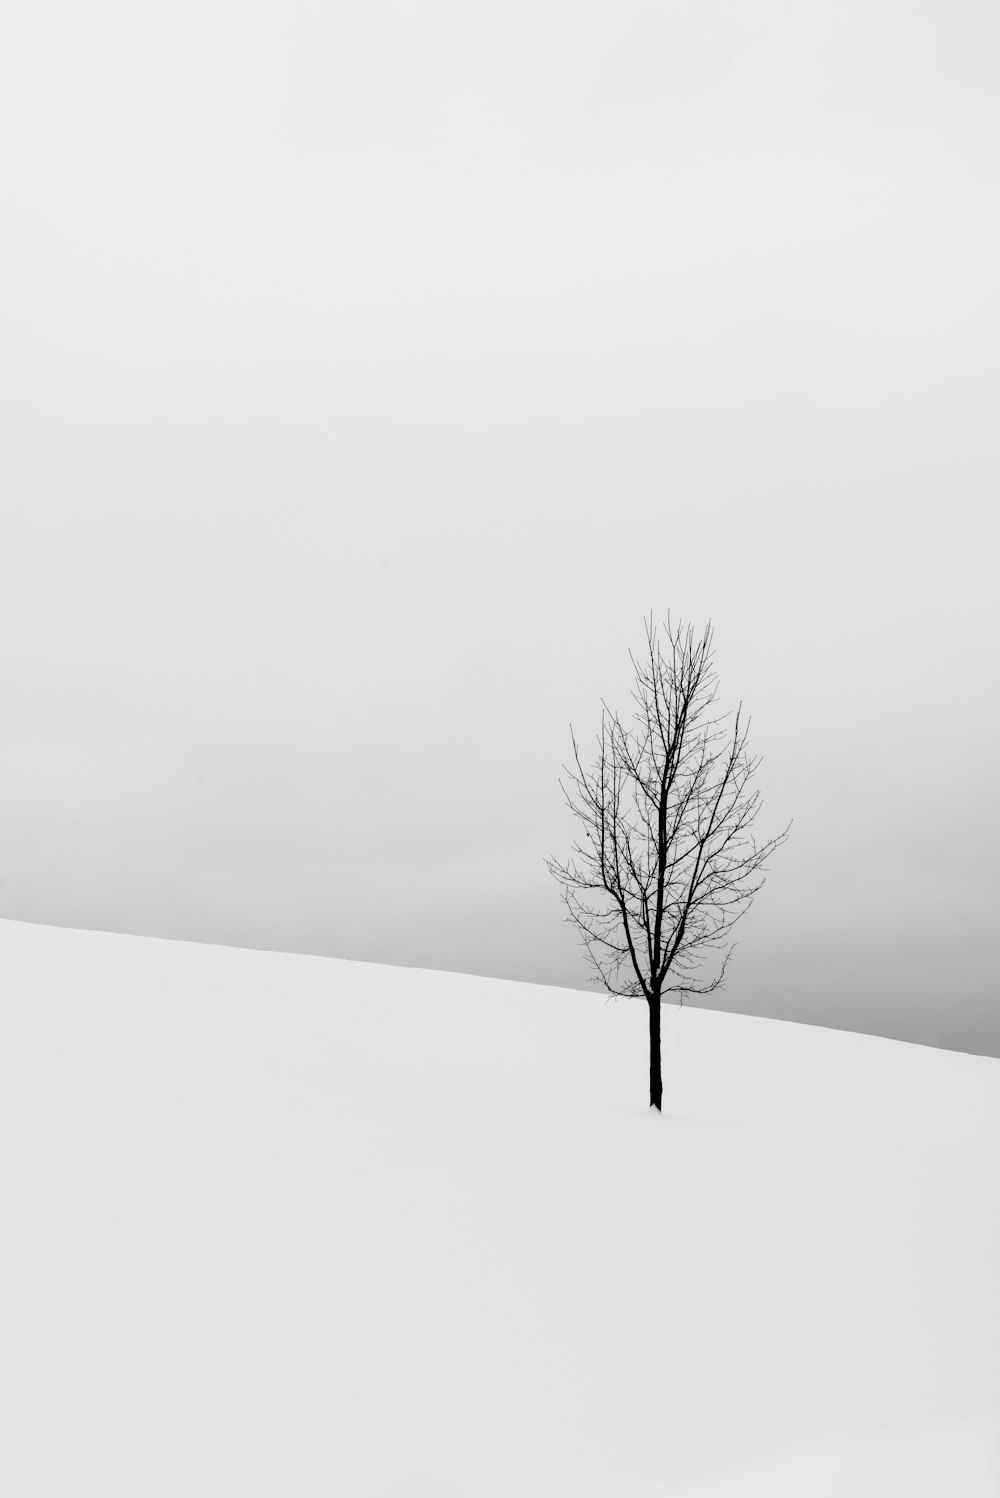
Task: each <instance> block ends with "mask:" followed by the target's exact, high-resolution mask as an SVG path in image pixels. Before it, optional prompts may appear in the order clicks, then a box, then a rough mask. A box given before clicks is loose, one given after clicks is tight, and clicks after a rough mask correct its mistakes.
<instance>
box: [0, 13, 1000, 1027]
mask: <svg viewBox="0 0 1000 1498" xmlns="http://www.w3.org/2000/svg"><path fill="white" fill-rule="evenodd" d="M158 9H159V12H160V13H159V14H158V15H157V14H156V13H155V9H154V8H153V7H140V8H138V9H137V8H136V7H135V6H126V5H124V4H113V3H112V4H105V5H98V4H95V3H90V0H85V3H79V0H76V3H74V4H72V5H70V4H68V3H66V4H63V5H48V4H45V3H44V0H43V3H41V4H38V5H31V6H21V7H18V8H17V14H16V15H14V16H13V18H12V19H11V20H9V21H8V22H7V23H6V33H7V40H6V41H5V45H4V47H3V49H0V126H2V128H0V142H2V144H0V152H2V154H3V161H2V169H3V180H4V183H5V190H4V204H3V209H2V214H3V233H2V235H0V382H2V384H0V396H2V402H3V412H4V427H5V434H4V440H3V443H2V445H0V496H2V498H0V503H2V506H3V527H2V540H3V544H2V548H0V691H2V701H3V703H4V718H5V723H4V732H3V734H2V735H0V879H2V880H3V881H4V882H3V883H2V884H0V915H4V916H9V917H13V918H18V919H26V920H36V921H49V922H53V923H56V924H65V925H77V926H93V927H101V928H104V929H109V930H121V931H131V932H137V933H144V934H151V935H161V936H171V937H180V938H193V939H200V940H206V941H221V942H230V943H234V944H239V945H252V946H264V947H276V948H284V949H289V950H301V951H313V952H327V953H331V954H334V955H348V954H349V955H351V956H352V957H355V958H359V959H367V960H371V961H381V962H390V963H402V964H416V965H424V966H433V967H441V968H454V969H458V970H463V971H468V972H476V973H484V974H490V975H495V976H499V977H509V978H515V979H535V980H538V981H540V982H548V983H560V984H565V985H567V986H576V987H586V986H588V979H589V974H590V970H589V968H588V967H587V965H586V962H585V959H584V955H583V952H582V950H581V949H580V947H579V945H578V943H577V940H576V938H575V937H574V935H573V933H572V930H571V928H570V927H569V926H568V925H566V924H564V915H565V912H564V910H563V907H562V904H561V902H560V899H559V892H558V888H557V886H556V885H555V883H554V881H553V880H552V879H551V878H550V876H549V874H548V873H547V872H546V870H545V868H544V864H543V859H544V858H545V857H546V856H547V855H549V854H553V853H554V854H556V855H557V856H560V857H562V856H564V854H565V853H566V852H567V851H568V847H569V843H570V842H571V840H572V838H573V836H574V834H575V828H574V825H573V823H572V819H571V818H570V816H569V814H568V812H567V811H566V810H565V808H564V805H563V801H562V796H561V793H560V791H559V788H558V784H557V780H558V777H559V775H560V773H561V766H562V764H563V763H564V762H565V761H566V759H567V758H568V756H569V753H570V741H569V724H570V723H571V722H572V724H573V726H574V729H575V730H576V732H577V735H578V737H579V738H580V739H581V740H582V742H583V744H584V745H585V746H586V745H588V744H591V745H592V744H593V742H594V734H595V733H596V730H597V728H598V726H599V720H600V701H601V698H602V697H604V698H605V699H606V700H607V701H608V703H609V705H610V706H612V707H618V708H620V709H621V710H623V711H624V710H626V709H627V708H628V706H629V692H630V690H631V687H632V681H631V668H630V665H629V660H628V652H629V650H630V649H631V650H633V651H637V650H639V649H640V648H641V646H642V644H643V639H644V634H643V618H644V617H645V616H646V615H648V613H649V611H650V610H651V609H652V610H653V611H654V613H655V614H656V615H657V616H658V617H661V618H662V617H665V615H666V612H667V610H668V608H669V609H670V610H671V612H672V614H673V616H674V617H675V618H676V617H677V616H678V615H680V616H681V617H683V618H684V619H690V620H691V621H692V622H693V623H694V624H695V626H696V628H698V629H700V628H701V627H702V626H703V625H704V623H705V622H707V620H708V619H709V618H711V619H712V621H713V622H714V625H715V629H716V664H717V668H718V671H719V677H720V703H721V705H722V706H725V707H735V705H736V703H737V702H738V701H739V700H740V699H742V700H743V702H744V704H745V706H746V708H747V709H748V710H749V712H750V713H751V715H752V727H751V748H752V750H753V751H754V752H756V753H761V754H763V756H764V763H763V767H762V770H761V772H760V776H759V779H758V783H759V785H760V788H761V791H762V793H763V798H764V808H763V811H762V814H761V818H760V820H759V823H758V830H759V831H760V832H761V833H762V834H763V835H768V834H769V833H772V832H776V831H778V830H780V828H781V827H783V826H784V824H785V823H786V822H787V821H788V820H789V818H794V819H795V825H794V828H793V832H792V837H791V839H790V841H789V843H788V844H787V846H786V847H784V848H783V849H781V850H780V851H779V853H778V854H777V855H776V857H775V860H774V863H773V867H772V872H771V875H770V877H769V881H768V884H767V886H766V887H765V889H764V890H763V891H762V893H761V894H760V896H759V897H758V899H757V902H756V904H755V906H754V908H753V909H752V911H751V913H750V914H749V915H748V916H747V917H746V918H745V920H744V921H743V922H742V923H741V927H740V929H739V933H738V934H739V936H740V942H741V945H740V947H739V950H738V951H737V953H736V955H735V956H734V959H733V962H732V965H731V968H730V979H729V982H728V985H727V988H726V991H725V993H724V994H720V995H718V996H717V1002H718V1005H719V1007H725V1008H732V1009H737V1010H744V1011H746V1012H750V1013H767V1014H772V1015H775V1016H777V1017H780V1018H798V1019H818V1020H820V1021H821V1022H824V1023H827V1024H833V1025H841V1026H845V1027H848V1028H854V1029H861V1030H871V1031H874V1032H876V1033H883V1034H890V1035H896V1036H899V1037H901V1038H905V1039H914V1038H916V1037H917V1036H918V1035H921V1034H924V1035H926V1034H927V1032H929V1031H933V1032H935V1033H936V1035H937V1036H938V1037H939V1038H940V1040H941V1041H942V1042H943V1043H944V1044H947V1045H952V1046H955V1047H957V1048H959V1049H969V1050H983V1051H987V1052H990V1053H992V1054H1000V1002H998V1000H1000V995H998V984H997V978H996V938H995V929H994V928H995V925H996V909H997V903H998V893H1000V888H998V874H997V865H996V861H995V858H994V856H993V855H994V849H995V846H996V839H997V833H998V830H1000V806H998V792H997V788H996V776H995V763H996V759H997V748H998V741H1000V710H998V707H997V697H996V689H995V682H996V680H997V674H998V669H997V668H998V649H997V643H998V641H997V622H996V605H995V595H996V582H995V571H996V560H997V554H998V546H997V542H998V530H1000V526H998V521H997V515H996V512H997V479H998V475H1000V457H998V436H997V423H996V410H997V397H998V394H1000V391H998V383H1000V382H998V359H997V348H998V346H1000V340H998V335H1000V296H998V282H997V277H996V270H995V267H996V265H997V264H998V263H1000V12H998V11H997V9H996V7H995V6H994V5H991V4H986V3H983V4H972V3H966V0H941V3H934V4H917V3H912V0H908V3H906V4H905V5H904V4H902V3H898V4H890V3H885V0H865V3H864V4H862V3H860V0H859V3H855V4H851V3H838V4H836V5H834V4H824V5H818V4H808V3H806V4H803V3H801V0H797V3H795V4H791V3H787V4H781V3H777V0H769V3H765V4H762V5H758V6H754V7H747V6H742V5H737V4H735V3H719V4H712V5H706V4H703V3H697V4H695V3H694V0H691V3H686V4H678V3H675V4H661V5H648V4H647V5H638V4H632V3H629V0H615V3H614V4H610V3H601V4H597V3H590V4H588V3H580V0H574V3H573V4H572V5H571V4H568V3H563V4H555V3H549V0H532V3H531V4H530V5H528V4H521V3H512V4H506V5H504V6H495V7H481V6H467V5H458V4H443V3H437V0H431V3H425V4H422V5H420V6H417V5H413V4H408V5H404V4H379V5H365V6H357V5H353V6H348V5H343V6H340V7H334V6H330V5H327V4H322V5H321V4H318V3H317V4H304V3H297V0H281V3H280V4H278V3H277V0H261V3H259V4H256V5H247V4H241V5H239V6H236V5H217V4H213V3H211V0H207V3H206V0H199V3H198V4H197V5H195V4H193V3H178V4H174V5H172V6H170V7H169V8H162V7H160V8H158ZM637 1022H638V1021H637Z"/></svg>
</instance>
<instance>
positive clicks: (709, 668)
mask: <svg viewBox="0 0 1000 1498" xmlns="http://www.w3.org/2000/svg"><path fill="white" fill-rule="evenodd" d="M712 635H713V631H712V626H711V624H709V625H708V627H707V629H706V630H705V632H704V634H703V635H702V637H701V639H700V640H698V641H696V640H695V638H694V634H693V632H692V629H691V627H690V626H688V628H687V630H686V631H684V630H682V628H681V626H680V625H679V624H678V626H677V628H676V629H673V628H671V624H670V616H669V615H668V616H667V642H668V646H667V649H666V651H665V652H664V651H661V649H660V645H659V641H658V639H657V633H656V629H655V627H654V625H653V619H652V615H650V618H649V621H648V623H647V626H646V639H647V644H648V660H647V659H644V660H643V661H642V663H641V664H640V663H637V662H636V659H635V657H634V656H633V655H632V654H631V652H630V653H629V659H630V660H631V661H632V665H633V666H634V667H635V672H636V683H637V690H636V691H635V692H634V693H633V694H632V695H633V697H634V699H635V701H636V702H637V704H638V711H637V712H636V713H635V714H634V718H635V720H636V722H637V723H638V725H639V728H638V732H636V731H635V730H632V731H630V730H628V729H626V728H623V726H622V724H621V721H620V719H619V718H618V716H617V715H616V714H612V713H611V712H610V711H609V709H608V707H607V706H606V704H605V703H604V702H603V699H602V708H603V712H602V715H601V732H600V737H599V744H600V754H599V756H598V759H597V764H596V768H595V769H594V770H592V771H591V772H590V773H589V774H588V773H587V772H586V771H585V770H584V768H583V766H582V764H581V763H580V752H579V749H578V747H577V742H576V737H575V735H574V734H573V729H572V726H571V727H570V735H571V737H572V739H573V754H574V758H575V760H576V767H577V770H578V772H579V774H577V775H574V774H573V773H572V772H571V771H569V770H566V773H567V775H569V776H570V779H571V781H572V784H573V787H574V791H573V794H572V795H570V793H569V792H568V791H567V790H566V787H565V785H564V784H563V782H562V781H560V782H559V784H560V787H561V788H562V790H563V793H564V795H565V796H566V800H567V804H568V806H569V808H570V810H571V811H572V812H573V814H574V816H576V817H577V818H578V819H579V821H580V822H581V823H582V824H583V827H584V831H585V839H586V844H585V846H583V847H581V846H580V844H579V843H574V844H573V850H572V851H573V853H574V854H575V855H577V858H578V859H579V863H578V862H577V861H576V859H571V860H570V861H569V863H568V864H560V863H557V862H556V860H555V859H552V858H550V859H546V865H547V867H548V869H549V872H550V873H551V874H552V875H553V876H554V877H555V878H556V879H558V880H559V882H560V883H561V884H562V886H563V898H564V899H565V902H566V905H567V908H568V910H569V917H568V919H569V920H570V921H572V923H573V924H574V925H575V926H576V927H577V929H578V930H579V932H580V933H581V935H582V937H583V939H584V942H585V943H586V946H587V953H588V956H589V958H590V961H591V962H592V964H593V966H594V967H595V968H596V969H597V973H598V975H599V976H598V978H596V979H595V980H594V981H595V982H601V983H603V984H604V986H605V988H606V989H607V990H608V992H609V993H611V994H616V995H618V996H620V997H623V998H644V999H645V1000H646V1002H647V1004H648V1006H649V1102H650V1106H651V1107H653V1108H657V1109H661V1108H662V1105H663V1081H662V1072H661V1066H660V1005H661V1001H662V999H663V996H664V994H674V993H675V994H678V995H679V996H680V999H679V1002H681V1003H683V1001H684V995H685V994H708V993H712V992H714V990H715V989H717V988H719V987H720V985H721V984H722V982H723V981H724V979H725V975H726V968H727V966H728V963H729V959H730V957H731V956H732V952H733V946H734V945H735V943H733V944H732V945H730V946H729V947H728V949H727V950H726V952H725V954H724V955H723V957H722V960H721V966H720V968H719V971H718V972H717V973H716V975H715V976H714V977H712V978H709V979H707V980H706V981H702V982H696V981H694V975H695V974H696V973H697V972H698V970H699V969H700V968H702V966H703V964H704V962H705V960H706V958H709V957H711V955H712V954H713V953H715V952H717V951H718V950H719V948H720V947H721V946H722V945H723V944H724V941H725V938H726V936H727V934H728V932H729V931H730V930H731V928H732V926H733V925H734V924H735V922H736V921H737V920H739V918H740V916H741V915H743V914H744V913H745V912H746V910H747V908H748V907H749V904H750V901H751V900H752V898H753V896H754V895H755V894H756V893H757V891H758V890H759V889H760V887H761V885H762V884H763V883H764V878H763V872H762V870H763V868H764V863H765V860H766V859H767V858H768V857H769V856H770V855H771V853H773V851H774V849H775V848H777V847H778V846H779V845H780V844H781V843H783V842H784V841H785V840H786V838H787V837H788V828H786V829H785V831H784V832H783V833H781V834H780V835H779V836H778V837H774V838H771V839H770V841H768V842H765V843H761V844H758V843H757V842H756V840H755V839H754V836H753V833H752V831H751V828H752V826H753V822H754V820H755V818H756V815H757V812H758V809H759V803H760V792H759V791H756V790H750V789H749V782H750V781H751V779H752V777H753V775H754V772H755V771H756V769H757V767H758V765H759V764H760V760H759V759H756V760H753V759H751V758H750V756H749V755H748V753H747V749H746V742H747V730H748V728H749V719H747V720H746V722H744V721H743V705H742V703H741V704H740V706H739V708H738V709H737V712H736V718H735V723H734V725H733V728H732V730H731V731H730V730H729V729H726V728H723V727H720V725H721V724H722V723H723V722H724V720H725V718H728V717H729V716H730V714H728V713H725V714H723V715H722V716H720V717H712V716H710V709H711V707H712V705H713V704H714V702H715V700H716V673H715V670H714V667H713V664H712V660H713V655H712ZM564 768H565V767H564ZM790 826H791V823H789V827H790ZM713 965H714V964H713Z"/></svg>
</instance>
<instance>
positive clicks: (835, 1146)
mask: <svg viewBox="0 0 1000 1498" xmlns="http://www.w3.org/2000/svg"><path fill="white" fill-rule="evenodd" d="M664 1082H665V1110H664V1114H663V1116H662V1117H657V1116H655V1115H653V1114H651V1113H650V1112H649V1110H648V1109H647V1107H646V1099H645V1086H646V1054H645V1014H644V1011H643V1009H642V1008H641V1007H640V1006H638V1005H635V1004H626V1003H617V1004H616V1003H609V1002H607V1001H606V1000H605V999H604V998H602V996H600V995H599V994H596V993H595V994H593V995H588V994H581V993H577V992H571V991H566V990H559V989H552V988H542V987H535V986H531V985H522V984H513V983H502V982H497V981H492V980H487V979H480V978H470V977H464V976H460V975H455V974H448V973H434V972H426V971H421V970H414V969H397V968H389V967H380V966H375V965H369V964H359V963H349V962H341V961H332V960H328V959H324V958H314V957H302V956H288V955H285V954H280V953H262V952H252V951H241V950H237V949H232V948H224V947H210V946H203V945H195V944H189V943H181V942H166V941H158V940H154V939H142V938H136V937H125V936H116V935H108V934H104V933H99V932H85V931H72V930H62V929H57V928H51V927H44V926H34V925H26V924H20V923H16V922H12V921H3V922H0V1420H2V1427H0V1492H2V1493H4V1494H11V1495H16V1498H42V1495H44V1498H57V1495H58V1498H61V1495H66V1498H139V1495H164V1498H166V1495H170V1498H182V1495H183V1498H187V1495H191V1498H221V1495H226V1498H229V1495H232V1498H257V1495H262V1498H263V1495H268V1498H275V1495H282V1498H285V1495H289V1498H292V1495H294V1498H318V1495H320V1494H322V1495H324V1498H354V1495H359V1498H360V1495H365V1498H368V1495H371V1498H376V1495H378V1498H452V1495H455V1498H458V1495H462V1498H464V1495H467V1494H468V1495H477V1498H478V1495H483V1498H513V1495H515V1494H517V1495H518V1498H536V1495H537V1498H542V1495H544V1498H562V1495H566V1498H569V1495H570V1494H572V1495H574V1498H656V1495H665V1494H681V1493H683V1494H684V1495H685V1498H737V1495H740V1498H742V1495H754V1498H756V1495H757V1494H761V1495H763V1494H767V1495H768V1498H784V1495H785V1494H787V1495H789V1498H790V1495H792V1494H795V1495H803V1494H807V1495H810V1498H815V1495H819V1498H823V1495H826V1494H830V1495H833V1494H835V1493H836V1494H838V1495H840V1494H848V1493H850V1494H851V1495H863V1498H867V1495H868V1494H871V1495H873V1498H874V1495H876V1494H877V1495H879V1498H893V1495H896V1494H901V1495H906V1498H917V1495H919V1498H937V1495H939V1494H940V1495H946V1494H947V1495H955V1498H966V1495H968V1498H979V1495H986V1494H996V1493H1000V1455H998V1449H1000V1448H998V1439H997V1438H998V1435H1000V1206H998V1199H1000V1198H998V1193H1000V1062H997V1061H995V1060H990V1059H986V1058H981V1057H974V1056H965V1055H957V1054H953V1053H950V1052H942V1051H934V1050H929V1049H923V1048H920V1047H916V1046H908V1045H903V1044H900V1043H897V1042H892V1041H885V1040H880V1039H875V1038H872V1037H867V1036H859V1035H851V1034H845V1033H841V1032H836V1031H830V1030H819V1029H814V1028H808V1027H805V1026H799V1025H792V1024H785V1023H780V1022H778V1021H770V1020H761V1019H749V1018H744V1017H741V1016H736V1015H730V1014H720V1013H715V1012H710V1011H700V1010H697V1009H691V1008H685V1009H684V1010H683V1011H678V1010H676V1009H671V1010H669V1011H667V1012H666V1013H665V1015H664Z"/></svg>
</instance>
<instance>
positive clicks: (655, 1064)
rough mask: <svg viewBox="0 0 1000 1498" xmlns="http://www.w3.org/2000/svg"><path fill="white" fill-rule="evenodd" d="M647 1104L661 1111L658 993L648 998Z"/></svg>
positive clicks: (661, 1083) (661, 1082) (661, 1080)
mask: <svg viewBox="0 0 1000 1498" xmlns="http://www.w3.org/2000/svg"><path fill="white" fill-rule="evenodd" d="M649 1106H650V1107H651V1108H656V1109H658V1110H659V1111H660V1112H662V1111H663V1075H662V1073H661V1071H660V995H659V994H654V996H653V997H652V998H651V999H650V1000H649Z"/></svg>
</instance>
